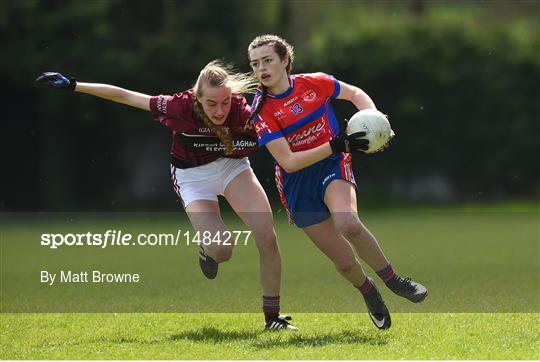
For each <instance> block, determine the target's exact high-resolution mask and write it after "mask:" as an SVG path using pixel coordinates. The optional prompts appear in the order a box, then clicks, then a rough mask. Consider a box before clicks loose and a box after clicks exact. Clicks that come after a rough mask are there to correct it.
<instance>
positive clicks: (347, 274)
mask: <svg viewBox="0 0 540 362" xmlns="http://www.w3.org/2000/svg"><path fill="white" fill-rule="evenodd" d="M303 230H304V232H305V233H306V234H307V236H309V238H310V239H311V241H313V243H314V244H315V245H316V246H317V247H318V248H319V250H321V251H322V252H323V253H324V254H325V255H326V256H327V257H328V258H330V260H331V261H332V262H333V263H334V266H335V267H336V269H337V271H338V272H339V273H340V274H341V275H342V276H343V277H344V278H345V279H347V280H348V281H350V282H351V283H352V284H353V285H361V284H362V283H363V282H364V280H365V278H366V275H365V274H364V271H363V270H362V266H361V265H360V263H359V262H358V260H356V257H355V255H354V252H353V250H352V249H351V245H350V244H349V243H348V242H347V240H345V239H344V238H343V236H341V234H340V232H339V231H338V230H337V229H336V227H335V226H334V223H333V222H332V219H331V218H329V219H326V220H325V221H322V222H320V223H318V224H315V225H311V226H308V227H305V228H304V229H303Z"/></svg>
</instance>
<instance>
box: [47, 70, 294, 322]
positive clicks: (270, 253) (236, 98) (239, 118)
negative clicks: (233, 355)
mask: <svg viewBox="0 0 540 362" xmlns="http://www.w3.org/2000/svg"><path fill="white" fill-rule="evenodd" d="M36 81H37V82H40V83H45V84H47V85H50V86H53V87H55V88H59V89H66V90H72V91H75V92H80V93H86V94H90V95H93V96H97V97H100V98H105V99H108V100H111V101H114V102H118V103H123V104H127V105H129V106H132V107H136V108H140V109H143V110H145V111H150V112H152V113H153V115H154V118H155V119H156V121H158V122H160V123H161V124H162V125H164V126H166V127H168V128H170V129H171V130H172V146H171V178H172V181H173V186H174V190H175V191H176V193H177V194H178V197H179V198H180V200H181V201H182V203H183V205H184V208H185V210H186V212H187V215H188V217H189V219H190V221H191V223H192V225H193V228H194V229H195V230H196V231H200V232H201V233H203V232H206V233H208V232H209V233H210V234H209V235H212V239H213V240H217V239H215V236H221V237H224V238H226V235H227V227H226V226H225V224H224V223H223V220H222V219H221V215H220V210H219V204H218V195H223V196H225V198H226V199H227V201H228V202H229V204H230V205H231V206H232V208H233V209H234V210H235V211H236V212H237V213H238V215H239V216H240V217H241V218H242V220H243V221H244V222H245V223H246V225H247V226H248V227H249V228H250V230H251V231H252V233H253V237H254V239H255V242H256V244H257V248H258V250H259V254H260V265H259V266H260V272H261V284H262V290H263V297H262V300H263V312H264V315H265V328H267V329H296V327H295V326H294V325H292V324H291V323H289V320H290V319H291V318H290V317H289V316H284V315H279V308H280V298H279V292H280V285H281V257H280V253H279V248H278V244H277V239H276V233H275V230H274V224H273V218H272V211H271V208H270V204H269V202H268V198H267V197H266V194H265V192H264V190H263V188H262V186H261V185H260V183H259V181H258V180H257V178H256V177H255V174H254V173H253V171H252V169H251V167H250V164H249V160H248V158H247V157H246V156H247V155H248V154H249V153H251V152H253V151H254V150H256V149H257V148H258V145H257V138H256V134H255V131H254V130H253V129H249V128H248V129H246V127H245V126H246V124H247V123H248V120H249V117H250V114H251V108H250V106H249V105H248V104H247V103H246V100H245V99H244V97H243V96H242V93H244V92H249V91H250V90H254V88H255V85H256V84H255V82H254V80H252V78H251V77H249V76H246V75H244V74H241V73H236V72H233V71H232V69H231V67H229V66H227V65H225V64H222V63H221V62H218V61H213V62H211V63H209V64H208V65H207V66H206V67H205V68H204V69H203V70H202V71H201V73H200V75H199V77H198V79H197V82H196V83H195V86H194V87H193V89H189V90H187V91H184V92H180V93H177V94H174V95H158V96H150V95H146V94H142V93H138V92H133V91H130V90H127V89H123V88H119V87H115V86H112V85H108V84H97V83H83V82H77V81H76V80H75V79H69V78H67V77H65V76H63V75H62V74H60V73H54V72H48V73H43V74H42V75H41V76H39V77H38V78H37V79H36ZM248 124H249V123H248ZM232 244H233V243H227V245H225V243H214V242H212V243H210V245H205V247H204V248H203V246H202V245H201V247H200V250H199V264H200V266H201V269H202V271H203V273H204V275H205V276H206V277H207V278H209V279H213V278H215V277H216V275H217V269H218V263H220V262H224V261H226V260H228V259H229V258H230V257H231V254H232V248H233V245H232Z"/></svg>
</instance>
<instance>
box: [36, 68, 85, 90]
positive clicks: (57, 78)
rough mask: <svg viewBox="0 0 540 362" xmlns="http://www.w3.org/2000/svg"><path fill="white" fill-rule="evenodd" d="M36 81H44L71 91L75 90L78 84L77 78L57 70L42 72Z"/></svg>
mask: <svg viewBox="0 0 540 362" xmlns="http://www.w3.org/2000/svg"><path fill="white" fill-rule="evenodd" d="M36 82H37V83H44V84H47V85H50V86H51V87H54V88H58V89H64V90H70V91H73V90H75V86H76V85H77V80H76V79H75V78H68V77H66V76H64V75H62V74H60V73H56V72H45V73H42V74H41V75H40V76H39V77H37V78H36Z"/></svg>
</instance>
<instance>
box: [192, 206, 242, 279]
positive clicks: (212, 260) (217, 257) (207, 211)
mask: <svg viewBox="0 0 540 362" xmlns="http://www.w3.org/2000/svg"><path fill="white" fill-rule="evenodd" d="M186 212H187V215H188V217H189V220H190V221H191V225H192V226H193V229H194V230H195V231H196V232H197V231H200V232H201V233H203V232H205V231H208V232H210V235H216V234H217V233H220V234H219V235H223V232H225V231H227V226H225V224H224V223H223V219H222V218H221V215H220V212H219V204H218V202H217V201H211V200H196V201H193V202H191V203H190V204H189V205H188V206H187V207H186ZM232 251H233V245H222V244H218V243H210V245H204V246H201V250H200V255H199V259H200V260H199V262H200V265H201V269H202V271H203V273H204V275H205V276H206V277H207V278H209V279H214V278H215V277H216V274H217V263H222V262H224V261H227V260H229V259H230V258H231V256H232ZM208 257H209V258H208Z"/></svg>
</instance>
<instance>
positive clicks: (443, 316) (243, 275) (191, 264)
mask: <svg viewBox="0 0 540 362" xmlns="http://www.w3.org/2000/svg"><path fill="white" fill-rule="evenodd" d="M182 217H183V215H182V214H176V215H174V218H182ZM122 218H123V219H121V220H119V219H115V218H114V217H112V216H111V215H108V216H107V215H106V216H105V217H104V216H103V215H102V216H92V217H91V218H89V216H83V215H78V216H76V217H75V218H74V219H75V220H73V219H72V220H71V221H70V222H61V221H59V220H60V219H61V217H55V218H53V219H54V220H50V219H49V220H46V221H44V220H41V219H39V218H37V219H36V218H33V219H31V220H26V219H25V218H20V217H19V219H18V220H14V219H13V218H11V219H9V220H8V219H7V218H4V222H3V225H2V228H1V230H2V232H1V237H2V238H1V240H2V247H1V259H2V270H1V272H2V273H1V274H2V275H1V282H2V284H1V291H2V295H1V299H2V306H1V308H2V312H3V313H2V314H0V325H1V342H0V345H1V352H0V358H2V359H22V358H25V359H139V358H142V359H538V358H540V342H539V341H540V328H539V327H540V323H539V322H540V319H539V318H540V308H539V303H540V292H539V291H540V289H539V288H540V282H539V281H540V265H539V262H538V260H539V256H540V252H539V250H540V249H539V248H540V235H539V234H540V228H539V225H540V224H539V218H538V213H537V212H536V211H528V212H520V211H512V212H501V211H496V212H486V211H485V210H482V211H481V212H480V211H474V210H472V211H471V210H469V211H456V210H452V211H433V210H430V211H426V210H423V211H417V212H415V211H411V210H407V211H403V212H395V211H394V212H375V213H369V214H366V215H362V218H363V220H364V221H365V223H366V224H367V225H368V227H370V229H371V230H372V231H373V232H374V233H375V234H376V235H377V237H378V238H379V241H380V242H381V244H382V245H383V247H384V250H385V252H386V254H387V255H388V257H389V258H390V260H392V262H393V264H394V266H395V267H396V268H397V269H398V271H401V272H402V273H403V275H410V276H413V277H414V278H415V279H418V280H419V281H422V282H423V283H425V284H426V285H427V286H428V288H429V289H430V296H429V298H428V299H427V300H426V301H425V302H424V303H423V304H422V305H419V306H418V305H412V304H410V303H408V302H406V301H402V300H400V299H399V298H398V297H395V296H393V295H391V294H390V293H388V292H387V291H386V290H385V289H382V293H383V296H384V297H385V300H386V302H387V305H388V306H389V309H390V311H391V312H392V313H393V314H392V319H393V326H392V328H391V329H390V330H388V331H383V332H381V331H379V330H377V329H376V328H375V327H374V326H373V325H372V323H371V321H370V320H369V318H368V316H367V314H366V313H365V306H364V305H363V302H362V300H361V298H360V297H359V296H358V294H357V292H355V291H354V290H353V289H352V288H351V287H350V286H349V285H348V284H347V283H346V282H345V281H343V280H342V279H341V278H340V277H339V276H338V275H337V273H336V272H335V271H334V269H333V266H332V265H331V263H330V262H328V261H327V260H326V259H325V258H324V257H323V256H322V255H321V254H320V252H318V251H317V250H316V249H315V247H314V246H313V245H311V244H310V242H309V241H308V240H307V239H306V238H305V236H304V235H303V234H302V232H301V231H299V230H297V229H296V228H294V227H291V226H288V225H286V224H285V222H284V220H283V218H282V215H280V214H279V213H278V214H277V215H276V220H277V223H276V228H277V232H278V235H279V238H280V246H281V251H282V258H283V290H282V293H281V294H282V311H283V312H286V313H291V314H292V315H293V317H294V322H295V323H296V324H297V325H298V326H299V327H300V328H301V330H300V331H299V332H289V331H282V332H277V333H264V332H263V331H262V320H261V319H262V318H261V313H260V312H259V310H260V306H259V303H260V300H259V299H260V287H259V285H258V270H257V252H256V249H255V247H254V245H253V244H252V243H251V244H249V245H248V246H247V247H244V246H239V247H237V248H236V250H235V255H234V257H233V259H232V260H231V261H230V262H228V263H226V264H223V265H222V266H221V267H220V274H219V275H218V278H217V279H216V280H214V281H207V280H206V279H204V277H202V276H201V274H200V271H199V270H198V266H197V264H196V257H195V255H196V245H189V246H187V245H184V246H183V247H176V248H175V249H170V248H160V247H140V246H135V247H130V248H123V249H95V248H88V247H83V248H78V249H76V248H64V249H61V248H59V249H57V250H50V249H47V248H44V247H40V246H39V234H40V233H43V232H52V231H55V232H66V231H73V230H79V231H84V230H86V228H91V229H92V230H98V229H101V230H106V229H107V228H111V227H112V226H114V227H120V226H122V227H123V228H124V229H125V230H126V229H127V230H130V231H131V232H133V233H135V232H138V231H145V230H148V229H152V230H154V229H157V230H172V229H174V228H178V227H183V228H184V227H187V225H185V222H183V223H182V222H180V223H179V222H178V220H175V219H171V215H168V216H167V217H166V216H163V217H162V218H160V220H161V221H159V222H155V221H152V222H150V221H148V220H146V219H144V220H146V221H143V219H141V217H140V216H137V215H132V216H131V217H130V218H127V219H126V216H125V215H124V216H122ZM6 220H8V222H5V221H6ZM77 220H78V221H77ZM229 223H230V227H231V228H241V225H239V224H238V223H237V222H236V221H235V219H231V220H229ZM92 267H93V268H102V269H108V270H113V271H118V270H124V271H125V270H131V271H133V270H134V271H137V272H140V273H141V275H143V276H144V277H143V282H142V283H140V285H138V286H137V287H134V288H120V287H117V286H116V287H110V288H96V287H91V286H89V285H77V286H67V285H66V286H55V287H47V286H44V285H41V283H39V270H40V269H43V268H46V269H48V270H60V269H70V268H71V269H75V268H79V269H84V268H92ZM369 272H370V274H371V275H373V273H372V272H371V271H369ZM379 285H380V283H379ZM22 311H25V312H42V313H15V312H22ZM59 311H71V312H90V311H97V312H100V311H115V312H117V313H53V312H59ZM128 312H130V313H128ZM135 312H139V313H135ZM152 312H173V313H152ZM186 312H190V313H186ZM224 312H228V313H224Z"/></svg>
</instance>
